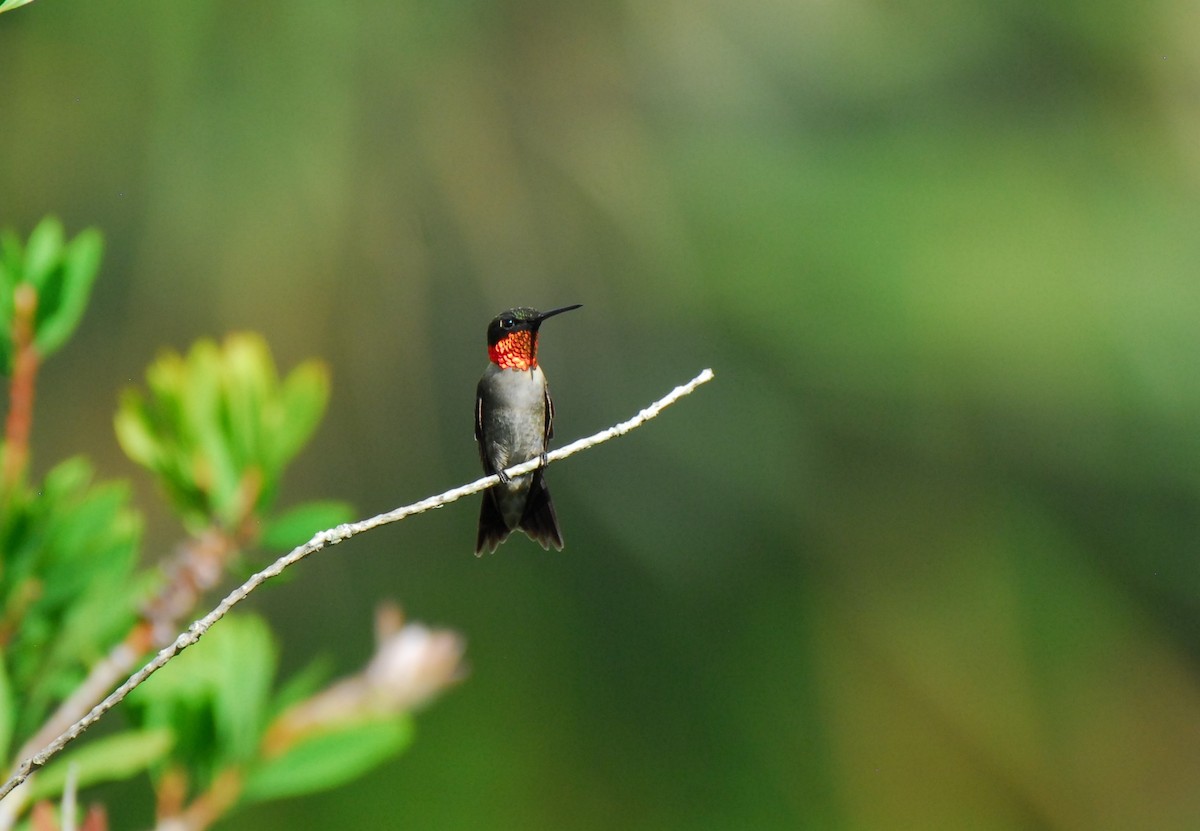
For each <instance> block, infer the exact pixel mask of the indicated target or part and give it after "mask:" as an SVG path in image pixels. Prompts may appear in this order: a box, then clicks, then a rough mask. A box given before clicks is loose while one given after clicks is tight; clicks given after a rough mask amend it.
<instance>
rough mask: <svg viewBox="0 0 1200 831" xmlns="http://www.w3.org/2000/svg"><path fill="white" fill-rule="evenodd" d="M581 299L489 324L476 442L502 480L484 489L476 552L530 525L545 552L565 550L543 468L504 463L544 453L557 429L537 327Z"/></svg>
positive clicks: (511, 313)
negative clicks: (521, 469)
mask: <svg viewBox="0 0 1200 831" xmlns="http://www.w3.org/2000/svg"><path fill="white" fill-rule="evenodd" d="M580 305H582V304H576V305H574V306H563V307H562V308H561V309H554V310H553V311H549V312H539V311H538V310H537V309H530V308H528V307H525V306H519V307H517V308H515V309H509V310H508V311H505V312H501V313H500V314H499V315H497V316H496V317H495V318H494V319H493V320H492V322H491V323H490V324H489V325H488V330H487V340H488V358H489V359H490V360H491V363H490V364H489V365H488V368H487V370H485V371H484V373H483V377H482V378H480V379H479V386H478V387H476V389H475V441H476V442H478V444H479V458H480V460H481V461H482V462H483V472H484V473H486V474H488V475H492V474H499V476H500V484H498V485H496V486H495V487H492V488H488V489H487V490H485V491H484V492H483V506H482V507H481V508H480V510H479V536H478V537H477V539H476V541H475V556H477V557H478V556H479V555H481V554H483V552H484V551H488V552H492V551H495V550H496V548H497V547H499V545H500V543H502V542H504V541H505V540H506V539H508V535H509V534H511V533H512V532H513V530H514V529H519V530H521V531H524V532H525V534H526V535H527V536H528V537H529V538H530V539H531V540H533V541H534V542H537V543H540V544H541V546H542V548H544V549H546V550H547V551H549V550H550V546H554V549H555V550H556V551H562V547H563V541H562V532H560V531H559V530H558V518H557V517H556V516H555V515H554V503H553V502H551V501H550V491H549V490H548V489H547V488H546V480H545V477H544V476H543V473H542V469H541V468H539V469H537V470H535V471H533V472H532V473H527V474H525V475H524V476H517V477H516V478H510V477H508V476H506V475H505V473H504V469H505V468H506V467H512V466H513V465H516V464H520V463H521V462H526V461H529V460H530V459H532V458H534V457H536V456H540V457H541V459H542V463H543V464H545V461H546V447H547V445H548V444H549V441H550V439H551V437H553V435H554V402H553V401H552V400H551V399H550V389H549V387H547V385H546V376H545V374H544V373H543V372H542V370H541V368H540V367H539V366H538V360H537V347H538V328H539V327H540V326H541V325H542V321H544V320H545V319H546V318H548V317H553V316H554V315H557V314H562V313H563V312H569V311H571V310H572V309H578V308H579V307H580Z"/></svg>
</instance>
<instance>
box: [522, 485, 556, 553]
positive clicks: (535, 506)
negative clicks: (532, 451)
mask: <svg viewBox="0 0 1200 831" xmlns="http://www.w3.org/2000/svg"><path fill="white" fill-rule="evenodd" d="M540 473H541V472H540V471H539V475H538V476H537V478H536V479H535V480H534V483H533V486H532V487H531V488H530V490H529V501H528V502H526V503H525V513H523V514H522V515H521V521H520V522H519V523H517V527H518V528H520V529H521V530H522V531H524V532H525V533H526V534H527V535H528V536H529V539H531V540H533V541H534V542H536V543H539V544H541V546H542V548H544V549H546V550H547V551H549V550H550V547H551V546H554V550H555V551H562V549H563V541H562V532H561V531H559V530H558V517H557V516H555V514H554V503H553V502H552V501H551V500H550V489H549V488H548V487H546V480H545V479H543V478H542V476H541V475H540Z"/></svg>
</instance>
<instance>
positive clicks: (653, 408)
mask: <svg viewBox="0 0 1200 831" xmlns="http://www.w3.org/2000/svg"><path fill="white" fill-rule="evenodd" d="M712 378H713V373H712V370H711V369H706V370H704V371H703V372H701V373H700V374H699V375H697V376H696V377H695V378H693V379H692V380H691V381H689V382H688V383H686V384H683V385H682V386H678V387H676V388H675V389H673V390H672V391H671V392H670V393H668V394H667V395H665V396H663V397H662V398H660V399H659V400H658V401H655V402H654V403H653V404H651V405H650V406H648V407H646V408H645V409H643V410H642V411H641V412H639V413H638V414H637V415H636V416H634V417H633V418H631V419H629V420H628V421H623V422H621V423H620V424H617V425H614V426H612V427H609V428H608V429H607V430H601V431H600V432H599V433H596V434H595V435H592V436H589V437H587V438H583V439H579V440H578V441H575V442H572V443H571V444H569V445H567V446H566V447H562V448H559V449H558V450H555V451H553V452H552V453H549V454H547V455H546V462H547V463H549V462H557V461H560V460H562V459H565V458H567V457H568V456H573V455H574V454H576V453H578V452H579V451H581V450H587V449H588V448H591V447H595V446H596V445H598V444H601V443H602V442H606V441H608V440H609V439H613V438H616V437H617V436H622V435H624V434H626V433H628V432H629V431H630V430H633V429H635V428H637V427H640V426H641V425H643V424H645V423H646V422H647V421H649V420H650V419H652V418H654V417H655V416H657V415H658V414H659V413H660V412H662V411H663V410H664V409H665V408H667V407H669V406H670V405H672V404H674V403H675V402H676V401H678V400H679V399H680V398H682V397H683V396H685V395H688V394H689V393H691V392H692V391H693V390H695V389H696V387H698V386H700V385H701V384H703V383H706V382H708V381H711V380H712ZM541 464H542V463H541V461H540V460H539V459H530V460H529V461H527V462H523V463H521V464H519V465H514V466H513V467H510V468H508V469H507V470H506V471H505V473H506V474H507V475H508V476H510V477H512V476H521V475H523V474H526V473H529V472H531V471H533V470H536V469H537V468H538V467H540V466H541ZM499 482H500V477H499V476H498V475H493V476H485V477H483V478H482V479H476V480H475V481H474V482H472V483H470V484H469V485H462V486H461V487H457V488H453V489H451V490H448V491H446V492H445V493H442V494H439V495H438V496H431V497H429V498H428V499H423V500H421V501H420V502H414V503H413V504H411V505H407V506H405V507H403V508H397V509H396V510H394V511H389V512H387V513H383V514H379V515H378V516H374V517H371V518H369V519H364V520H361V521H359V522H352V523H346V524H343V525H339V526H337V527H336V528H330V529H329V530H327V531H321V532H320V533H318V534H316V535H315V536H314V537H313V538H312V539H310V540H309V541H308V542H306V543H304V545H301V546H299V547H297V548H294V549H293V550H292V551H291V552H289V553H288V554H285V555H284V556H282V557H280V558H279V559H278V560H276V561H275V562H273V563H272V564H271V565H269V566H268V567H267V568H265V569H263V570H262V571H260V572H258V573H257V574H254V575H253V576H252V577H250V579H248V580H247V581H246V582H245V583H243V584H242V585H240V586H238V587H237V588H236V589H234V590H233V591H232V592H230V593H229V594H228V595H227V596H226V597H225V599H224V600H222V601H221V602H220V603H219V604H217V607H216V608H215V609H213V610H212V611H211V612H209V613H208V614H207V615H205V616H204V617H202V618H200V619H199V620H197V621H196V622H194V623H193V624H192V625H191V626H189V627H188V629H187V631H185V632H183V633H181V634H180V635H179V637H177V638H176V639H175V640H174V642H172V643H171V644H169V645H168V646H166V647H164V648H163V649H162V650H160V651H159V653H158V654H157V655H156V656H155V657H154V659H153V660H151V661H150V662H149V663H147V664H146V665H145V666H143V667H142V668H141V669H140V670H138V671H137V672H135V673H134V674H133V675H131V676H130V677H129V678H128V679H127V680H126V681H125V683H123V684H122V685H121V686H120V687H118V688H117V689H116V690H114V691H113V692H112V693H111V694H110V695H109V696H108V697H107V698H105V699H104V700H103V701H101V702H100V703H99V704H97V705H96V706H95V707H93V708H92V710H91V712H89V713H88V714H87V715H86V716H84V717H83V718H81V719H80V720H79V721H77V722H75V723H74V724H73V725H71V727H69V728H68V729H67V730H66V731H64V732H63V733H62V734H61V735H60V736H59V737H58V738H56V739H55V740H54V741H52V742H50V743H49V744H48V745H46V747H45V748H43V749H42V750H41V751H40V752H38V753H36V754H34V755H33V756H31V757H29V758H27V759H25V760H24V761H22V762H21V763H20V764H19V765H17V767H16V770H15V772H14V773H13V775H12V777H11V778H10V779H9V780H8V781H7V782H5V783H4V785H3V786H0V799H3V798H4V797H6V796H7V795H8V794H9V793H11V792H12V790H13V789H14V788H16V787H17V786H18V785H20V784H21V783H22V782H24V781H25V780H26V779H27V778H29V775H30V774H31V773H32V772H33V771H35V770H37V769H38V768H40V767H42V766H44V765H45V764H46V763H47V762H49V761H50V759H51V758H52V757H54V756H55V755H56V754H58V753H59V752H60V751H61V750H62V749H63V748H64V747H66V746H67V745H68V744H70V743H71V742H72V741H74V740H75V739H77V738H78V737H79V736H80V735H82V734H83V732H84V731H85V730H87V729H88V728H89V727H91V726H92V725H93V724H95V723H96V722H97V721H99V720H100V718H101V717H103V716H104V714H105V713H107V712H108V711H109V710H111V709H112V708H113V707H115V706H116V705H117V704H119V703H120V702H121V701H122V700H123V699H124V698H125V696H127V695H128V694H129V693H130V692H132V691H133V690H134V689H135V688H137V687H138V686H139V685H141V684H142V682H143V681H145V680H146V679H147V678H149V677H150V676H151V675H153V674H154V673H155V672H157V671H158V670H160V669H162V668H163V667H164V666H166V664H167V663H168V662H169V661H170V660H171V659H172V658H174V657H175V656H176V655H178V654H179V653H180V652H182V651H183V650H184V649H187V648H188V647H189V646H191V645H192V644H194V643H196V641H198V640H200V638H201V637H202V636H203V635H204V633H205V632H207V631H208V630H209V628H210V627H212V625H213V624H214V623H216V622H217V621H218V620H220V619H221V618H222V617H224V616H225V615H226V614H227V613H228V612H229V610H230V609H232V608H233V607H234V606H236V605H237V604H238V603H240V602H241V601H243V600H245V599H246V597H247V596H248V595H249V594H250V593H251V592H252V591H254V590H255V589H257V588H258V587H259V586H261V585H262V584H263V583H265V582H266V581H267V580H270V579H271V578H272V577H277V576H279V575H280V574H282V573H283V571H284V570H285V569H286V568H288V567H289V566H292V565H294V564H296V563H298V562H300V561H301V560H303V559H304V558H305V557H307V556H309V555H310V554H314V553H316V552H317V551H320V550H321V549H323V548H325V547H327V546H330V545H336V544H337V543H339V542H342V541H344V540H348V539H350V538H351V537H353V536H355V535H357V534H361V533H363V532H364V531H370V530H372V529H375V528H378V527H380V526H382V525H388V524H389V523H392V522H399V521H400V520H402V519H406V518H408V517H410V516H412V515H413V514H420V513H424V512H425V511H429V510H432V509H434V508H440V507H442V506H443V505H449V504H450V503H451V502H455V501H457V500H459V499H462V498H463V497H464V496H470V495H471V494H474V493H479V492H480V491H483V490H486V489H487V488H490V487H493V486H495V485H496V484H498V483H499Z"/></svg>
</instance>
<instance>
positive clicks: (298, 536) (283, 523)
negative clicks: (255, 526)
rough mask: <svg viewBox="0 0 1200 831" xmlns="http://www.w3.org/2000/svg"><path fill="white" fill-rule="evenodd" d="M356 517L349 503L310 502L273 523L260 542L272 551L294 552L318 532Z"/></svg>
mask: <svg viewBox="0 0 1200 831" xmlns="http://www.w3.org/2000/svg"><path fill="white" fill-rule="evenodd" d="M353 518H354V509H353V508H352V507H351V506H350V505H349V503H346V502H336V501H325V502H306V503H304V504H303V505H297V506H296V507H294V508H292V509H290V510H288V511H285V512H284V513H282V514H280V515H279V516H277V517H275V518H274V519H272V520H270V521H269V522H268V523H267V524H266V526H265V527H264V528H263V530H262V534H261V535H260V537H259V543H260V544H261V545H262V546H264V547H265V548H269V549H272V550H277V551H283V550H290V549H292V548H295V547H296V546H298V545H301V544H303V543H305V542H307V541H308V540H310V539H311V538H312V536H313V534H315V533H317V532H318V531H324V530H325V529H326V528H333V527H334V526H335V525H341V524H342V523H343V522H349V521H350V520H351V519H353Z"/></svg>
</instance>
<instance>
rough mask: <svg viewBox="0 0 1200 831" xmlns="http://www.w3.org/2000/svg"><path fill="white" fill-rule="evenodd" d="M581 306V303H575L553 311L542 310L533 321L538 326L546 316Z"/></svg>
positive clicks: (552, 315)
mask: <svg viewBox="0 0 1200 831" xmlns="http://www.w3.org/2000/svg"><path fill="white" fill-rule="evenodd" d="M581 306H583V304H582V303H576V304H575V305H574V306H563V307H562V308H561V309H554V310H553V311H549V312H542V313H541V314H539V315H538V316H537V318H535V320H534V323H536V324H537V325H539V326H540V325H541V323H542V321H543V320H545V319H546V318H548V317H554V316H555V315H560V314H562V313H563V312H569V311H571V310H572V309H578V308H580V307H581Z"/></svg>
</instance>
